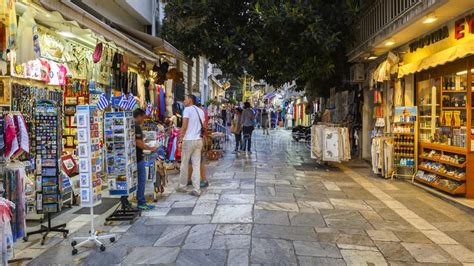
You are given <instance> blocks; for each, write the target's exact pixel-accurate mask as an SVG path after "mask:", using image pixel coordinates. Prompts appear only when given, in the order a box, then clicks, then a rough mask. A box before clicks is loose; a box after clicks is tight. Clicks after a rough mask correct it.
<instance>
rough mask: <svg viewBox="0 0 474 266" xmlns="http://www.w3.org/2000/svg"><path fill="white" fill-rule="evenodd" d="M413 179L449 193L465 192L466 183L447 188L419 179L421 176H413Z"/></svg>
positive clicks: (458, 193)
mask: <svg viewBox="0 0 474 266" xmlns="http://www.w3.org/2000/svg"><path fill="white" fill-rule="evenodd" d="M415 180H416V181H418V182H420V183H423V184H426V185H429V186H431V187H434V188H436V189H439V190H441V191H444V192H446V193H449V194H451V195H463V194H465V193H466V184H462V185H460V186H459V187H457V188H456V189H455V190H449V189H447V188H446V187H443V186H439V185H438V184H436V183H434V182H428V181H426V180H424V179H421V178H418V177H415Z"/></svg>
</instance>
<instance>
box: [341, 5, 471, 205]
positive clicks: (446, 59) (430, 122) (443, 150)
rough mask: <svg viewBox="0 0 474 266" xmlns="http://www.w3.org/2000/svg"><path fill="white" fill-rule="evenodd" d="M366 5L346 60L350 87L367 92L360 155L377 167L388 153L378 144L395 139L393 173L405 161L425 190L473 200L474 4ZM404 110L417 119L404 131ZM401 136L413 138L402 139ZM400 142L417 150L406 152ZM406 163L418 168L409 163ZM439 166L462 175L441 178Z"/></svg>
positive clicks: (410, 148)
mask: <svg viewBox="0 0 474 266" xmlns="http://www.w3.org/2000/svg"><path fill="white" fill-rule="evenodd" d="M362 6H363V8H362V12H361V14H360V17H359V23H358V26H357V41H356V43H355V45H354V46H353V47H352V49H351V50H350V52H349V54H348V57H349V60H350V62H351V63H354V66H353V70H354V71H353V73H354V74H353V75H352V76H353V78H352V81H353V82H354V83H358V84H359V86H361V87H363V88H364V108H363V135H362V156H363V157H364V158H367V159H371V160H372V164H373V165H374V164H377V162H374V158H381V157H380V156H382V157H383V156H385V155H384V154H385V153H384V152H383V153H378V151H377V149H374V143H375V144H376V142H377V143H378V144H376V145H379V146H380V143H382V142H380V139H381V138H385V139H390V140H391V141H393V142H394V156H395V159H394V165H395V168H396V169H397V167H398V166H399V165H400V163H401V165H402V166H410V167H411V168H412V170H410V171H411V172H410V173H411V174H410V175H408V176H410V177H411V178H414V179H415V180H417V181H419V182H420V183H424V184H425V185H426V186H427V187H430V188H434V189H435V190H442V191H445V192H446V193H447V194H453V195H465V196H466V197H469V198H472V197H474V180H473V178H472V176H473V173H474V172H473V171H474V160H473V159H474V157H473V156H472V152H473V151H474V127H473V126H474V123H473V117H474V116H473V113H472V111H473V110H474V109H473V108H472V107H473V106H474V105H473V103H474V102H473V101H472V100H473V99H474V98H473V97H474V95H473V94H472V90H473V86H472V80H473V75H472V74H473V73H474V63H473V60H474V57H473V56H472V55H473V54H474V15H473V13H474V2H473V1H470V0H403V1H383V0H373V1H365V3H362ZM356 72H357V74H356ZM403 108H405V109H404V110H406V112H411V113H413V115H415V116H416V121H410V122H411V127H410V128H406V130H404V128H403V126H402V125H401V124H400V121H399V120H397V119H399V117H398V116H397V110H400V109H403ZM408 110H411V111H408ZM405 127H407V126H405ZM401 131H403V132H405V133H408V134H409V136H408V137H400V132H401ZM401 139H402V140H403V141H402V143H405V144H406V143H407V142H410V143H413V145H412V144H410V145H411V147H409V148H403V147H401V146H403V145H399V140H401ZM407 140H409V141H407ZM397 145H398V146H397ZM429 154H440V155H442V156H445V157H446V158H451V157H453V158H458V159H460V161H459V162H461V161H462V162H463V163H461V164H456V165H455V166H452V165H451V166H448V165H445V164H443V163H441V162H434V161H433V158H428V159H427V158H426V155H429ZM397 156H398V157H399V159H397ZM443 158H444V157H443ZM407 159H408V161H409V162H412V161H413V162H412V163H410V164H409V165H404V164H405V162H406V161H407ZM456 160H457V159H456ZM434 164H436V168H438V167H440V168H439V169H443V171H444V170H446V171H447V172H450V171H453V172H454V173H460V176H462V177H459V178H451V176H446V175H444V177H443V173H441V172H435V171H433V170H432V168H431V166H433V165H434ZM382 165H383V163H382ZM397 165H398V166H397ZM420 169H421V170H420ZM415 174H416V176H415ZM429 174H434V175H433V176H430V177H432V178H433V179H431V178H428V177H427V176H428V175H429ZM441 184H449V185H448V187H449V189H447V187H445V186H442V185H441Z"/></svg>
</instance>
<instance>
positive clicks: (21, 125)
mask: <svg viewBox="0 0 474 266" xmlns="http://www.w3.org/2000/svg"><path fill="white" fill-rule="evenodd" d="M13 119H14V122H15V128H16V131H17V132H16V133H17V135H16V136H17V140H18V149H17V150H16V151H15V153H14V154H13V157H14V158H18V157H19V156H20V155H22V154H23V153H29V152H30V137H29V136H28V129H27V127H26V123H25V118H24V117H23V115H21V114H19V115H15V116H14V118H13Z"/></svg>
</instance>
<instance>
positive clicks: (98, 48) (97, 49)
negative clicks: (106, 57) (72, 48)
mask: <svg viewBox="0 0 474 266" xmlns="http://www.w3.org/2000/svg"><path fill="white" fill-rule="evenodd" d="M102 49H103V44H102V43H101V42H99V43H97V45H96V46H95V50H94V53H93V54H92V61H93V62H94V64H97V63H98V62H99V61H100V58H101V57H102Z"/></svg>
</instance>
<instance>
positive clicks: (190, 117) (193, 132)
mask: <svg viewBox="0 0 474 266" xmlns="http://www.w3.org/2000/svg"><path fill="white" fill-rule="evenodd" d="M195 104H196V96H194V95H186V96H185V97H184V105H185V108H184V111H183V125H182V127H181V136H180V141H181V142H182V146H181V147H182V151H181V168H180V171H181V172H180V176H179V185H178V189H177V191H178V192H184V193H186V192H187V190H186V185H187V182H188V169H189V163H190V161H191V162H192V167H193V169H199V168H200V165H201V152H202V148H203V136H204V132H205V128H204V125H203V121H204V119H205V117H204V112H203V111H202V110H201V108H198V107H197V106H196V105H195ZM199 172H200V171H193V173H192V178H191V180H192V185H193V190H192V191H191V193H190V194H191V195H193V196H196V197H199V196H200V195H201V188H200V173H199Z"/></svg>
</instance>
